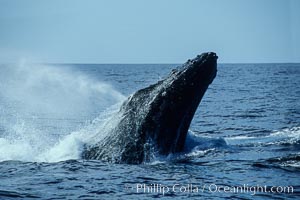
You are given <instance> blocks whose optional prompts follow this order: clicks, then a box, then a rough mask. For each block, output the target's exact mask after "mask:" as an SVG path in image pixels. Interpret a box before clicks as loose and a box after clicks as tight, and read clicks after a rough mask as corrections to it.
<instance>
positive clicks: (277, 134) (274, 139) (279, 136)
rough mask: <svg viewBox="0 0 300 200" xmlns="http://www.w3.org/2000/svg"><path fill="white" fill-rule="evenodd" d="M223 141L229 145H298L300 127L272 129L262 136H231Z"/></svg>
mask: <svg viewBox="0 0 300 200" xmlns="http://www.w3.org/2000/svg"><path fill="white" fill-rule="evenodd" d="M225 141H226V143H227V144H229V145H237V146H270V145H279V146H281V145H282V146H289V145H291V146H293V145H294V146H299V145H300V127H299V126H297V127H291V128H285V129H282V130H274V131H272V132H270V133H269V134H268V135H264V136H248V135H243V136H233V137H226V138H225Z"/></svg>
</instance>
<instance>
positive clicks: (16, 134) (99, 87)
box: [0, 63, 125, 162]
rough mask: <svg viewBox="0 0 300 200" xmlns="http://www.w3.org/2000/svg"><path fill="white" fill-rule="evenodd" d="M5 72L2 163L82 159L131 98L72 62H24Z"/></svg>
mask: <svg viewBox="0 0 300 200" xmlns="http://www.w3.org/2000/svg"><path fill="white" fill-rule="evenodd" d="M1 72H2V73H1V74H0V99H1V102H2V104H1V105H0V161H3V160H22V161H43V162H56V161H60V160H67V159H77V158H78V157H79V154H80V149H81V148H82V143H83V142H86V140H88V138H89V137H92V136H93V137H95V135H96V134H97V135H98V137H100V136H101V132H100V131H101V127H102V129H103V126H102V125H101V124H105V123H104V122H105V120H108V118H109V117H108V116H109V115H111V113H112V112H115V111H114V110H116V106H114V107H112V105H115V104H118V103H119V102H122V101H123V100H124V98H125V97H124V96H123V95H122V94H121V93H119V92H118V91H116V90H115V89H114V88H113V87H112V86H111V85H109V84H107V83H104V82H100V81H98V80H95V79H93V78H91V77H90V76H87V75H86V74H83V73H81V72H79V71H76V70H74V68H72V67H71V66H66V65H63V66H59V65H44V64H29V63H21V64H19V65H11V66H3V68H2V69H1ZM97 116H98V117H97ZM94 118H96V119H95V120H93V119H94ZM89 121H93V122H92V123H91V124H92V125H91V124H90V122H89ZM87 127H89V128H87ZM92 127H93V128H92ZM99 132H100V133H99ZM99 135H100V136H99Z"/></svg>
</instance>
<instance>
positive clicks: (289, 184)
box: [0, 63, 300, 199]
mask: <svg viewBox="0 0 300 200" xmlns="http://www.w3.org/2000/svg"><path fill="white" fill-rule="evenodd" d="M175 66H176V65H122V64H118V65H55V66H49V65H47V66H46V65H33V64H24V63H23V64H20V65H10V66H8V65H2V66H1V68H0V161H1V162H0V199H14V198H24V199H34V198H41V199H148V198H165V199H174V198H178V199H181V198H194V199H200V198H205V199H224V198H228V199H232V198H236V199H253V198H255V197H256V198H258V199H299V197H300V153H299V150H300V101H299V100H300V64H219V66H218V75H217V77H216V79H215V80H214V82H213V84H212V85H211V86H210V87H209V89H208V90H207V92H206V94H205V96H204V98H203V100H202V102H201V104H200V106H199V108H198V110H197V112H196V115H195V116H194V119H193V122H192V125H191V127H190V132H189V136H188V140H187V142H186V152H184V153H182V154H178V155H172V156H169V157H167V158H157V160H156V161H154V162H152V163H144V164H141V165H126V164H110V163H103V162H101V161H87V160H81V159H80V152H81V146H82V143H84V142H86V141H88V139H87V138H89V137H90V136H91V135H93V134H101V132H102V131H105V130H104V126H103V123H105V122H106V121H107V120H109V116H111V115H113V114H114V111H115V110H117V108H118V105H116V106H112V105H114V104H117V103H118V102H121V101H122V100H124V99H125V98H126V96H128V95H129V94H131V93H133V92H134V91H136V90H138V89H140V88H143V87H146V86H148V85H149V84H151V83H155V82H156V81H158V80H160V79H162V78H163V77H164V76H166V75H167V74H168V73H169V71H170V70H171V69H172V68H174V67H175ZM111 106H112V107H111ZM262 188H263V189H264V190H263V189H262Z"/></svg>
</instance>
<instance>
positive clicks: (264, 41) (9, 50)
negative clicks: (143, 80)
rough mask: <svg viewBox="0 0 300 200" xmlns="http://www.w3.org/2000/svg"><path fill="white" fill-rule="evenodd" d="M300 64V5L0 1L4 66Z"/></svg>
mask: <svg viewBox="0 0 300 200" xmlns="http://www.w3.org/2000/svg"><path fill="white" fill-rule="evenodd" d="M207 51H214V52H216V53H217V54H218V56H219V62H223V63H268V62H271V63H275V62H289V63H290V62H300V0H226V1H224V0H148V1H146V0H126V1H125V0H81V1H79V0H44V1H41V0H26V1H24V0H0V63H6V62H18V61H20V60H27V61H31V62H48V63H182V62H184V61H186V60H187V59H189V58H193V57H195V56H196V55H197V54H200V53H202V52H207Z"/></svg>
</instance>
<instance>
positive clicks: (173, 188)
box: [124, 183, 294, 195]
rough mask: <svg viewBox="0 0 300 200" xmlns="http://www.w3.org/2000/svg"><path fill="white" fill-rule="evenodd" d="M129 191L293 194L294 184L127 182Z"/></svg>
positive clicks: (163, 193) (126, 187)
mask: <svg viewBox="0 0 300 200" xmlns="http://www.w3.org/2000/svg"><path fill="white" fill-rule="evenodd" d="M124 188H125V190H126V191H127V192H134V193H144V194H147V193H149V194H154V193H155V194H162V195H165V194H167V193H204V192H205V193H236V194H238V193H239V194H249V195H256V194H258V193H277V194H280V193H282V194H293V193H294V187H293V186H267V185H249V184H243V185H239V186H228V185H218V184H202V185H196V184H173V185H163V184H156V183H153V184H143V183H137V184H131V185H129V184H126V185H125V187H124Z"/></svg>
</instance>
